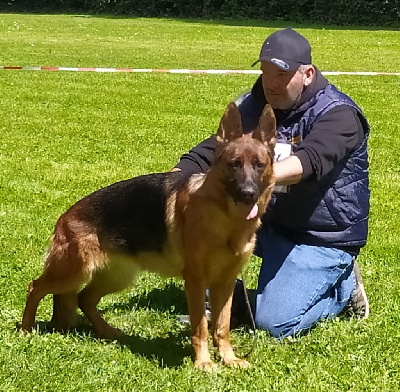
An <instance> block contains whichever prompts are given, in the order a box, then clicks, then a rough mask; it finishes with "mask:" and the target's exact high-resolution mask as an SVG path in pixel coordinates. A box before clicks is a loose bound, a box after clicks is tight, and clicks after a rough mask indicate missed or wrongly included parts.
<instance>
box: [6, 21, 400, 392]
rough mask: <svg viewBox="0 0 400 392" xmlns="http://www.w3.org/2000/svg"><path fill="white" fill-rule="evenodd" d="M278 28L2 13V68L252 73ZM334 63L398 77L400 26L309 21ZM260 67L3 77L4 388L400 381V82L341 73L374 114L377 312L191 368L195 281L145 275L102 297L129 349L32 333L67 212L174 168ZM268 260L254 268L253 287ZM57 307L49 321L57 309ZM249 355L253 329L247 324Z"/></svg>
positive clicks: (372, 257)
mask: <svg viewBox="0 0 400 392" xmlns="http://www.w3.org/2000/svg"><path fill="white" fill-rule="evenodd" d="M281 26H282V25H280V24H263V25H261V26H258V25H257V24H256V23H253V22H249V23H247V22H243V21H241V22H237V23H227V24H224V23H222V22H218V21H214V22H213V23H210V22H207V23H201V22H195V21H190V20H183V21H176V20H158V19H108V18H103V17H99V18H95V17H82V16H80V17H77V16H75V15H73V16H54V15H53V16H49V15H45V16H41V15H17V14H2V15H0V53H1V54H2V55H1V56H2V60H1V63H0V65H54V66H82V67H92V66H103V67H116V66H117V67H139V68H156V67H159V68H162V67H165V68H198V69H207V68H217V69H226V68H234V69H235V68H236V69H246V68H247V67H248V65H249V63H251V60H252V59H253V58H255V57H256V56H257V54H258V52H259V48H260V45H261V44H262V42H263V40H264V38H265V36H266V35H268V34H269V33H270V32H272V31H273V30H274V29H275V28H277V27H281ZM298 30H299V31H300V32H302V33H303V34H305V35H306V36H307V37H308V38H309V40H310V42H311V43H312V46H313V50H314V60H315V63H316V64H317V65H320V67H321V69H323V70H328V71H329V70H345V71H357V70H367V71H368V70H369V71H379V70H382V71H388V72H394V71H398V61H397V58H398V56H397V54H398V53H399V40H398V32H396V31H384V30H365V29H364V30H357V29H350V30H341V29H336V28H335V29H332V28H326V27H325V28H313V27H310V26H309V25H299V26H298ZM254 79H255V76H251V75H208V76H206V75H179V74H173V75H171V74H156V73H155V74H122V73H118V74H112V73H74V72H34V71H6V70H0V117H1V122H0V132H1V135H2V143H1V144H0V244H1V246H0V302H1V307H0V340H1V345H0V376H1V377H0V391H7V392H13V391H30V390H40V391H57V390H60V391H83V392H86V391H112V392H115V391H141V392H142V391H171V390H176V391H222V392H225V391H240V392H242V391H257V392H258V391H293V392H294V391H296V392H309V391H321V392H325V391H354V392H355V391H368V392H369V391H376V392H397V391H398V390H399V389H400V373H399V360H400V356H399V349H398V348H399V343H400V334H399V328H398V326H399V324H400V295H399V287H400V269H399V259H400V220H399V216H398V211H399V208H400V205H399V203H400V199H399V194H400V155H399V154H398V151H399V150H400V139H399V137H398V135H399V133H400V126H399V124H400V110H399V104H398V99H397V97H398V96H399V93H400V83H399V78H398V77H393V76H375V77H367V76H335V77H331V78H330V79H331V81H332V82H334V83H335V84H336V85H338V86H339V87H340V88H341V89H342V90H343V91H345V92H346V93H348V94H350V95H351V96H352V97H353V98H354V99H355V101H356V102H357V103H358V104H359V105H360V106H361V107H362V108H363V110H364V111H365V113H366V115H367V117H368V119H369V121H370V123H371V136H370V143H369V147H370V148H369V156H370V163H371V166H370V174H371V190H372V200H371V202H372V208H371V219H370V235H369V240H368V244H367V246H366V247H365V248H364V249H363V250H362V252H361V255H360V258H359V262H360V265H361V267H362V269H363V277H364V281H365V285H366V290H367V293H368V295H369V298H370V302H371V316H370V318H369V319H368V320H365V321H362V322H357V321H356V320H347V319H341V318H339V319H336V320H334V321H332V322H326V323H321V324H320V325H319V326H318V327H316V328H315V329H314V330H313V331H311V332H310V333H309V334H307V335H305V336H302V337H297V338H295V339H292V340H286V341H284V342H281V343H278V342H276V341H275V340H274V339H273V338H271V337H270V336H268V335H267V334H266V333H264V332H260V331H259V332H258V333H257V336H258V343H257V345H256V348H255V350H254V352H253V353H252V354H251V356H250V358H249V361H250V362H251V363H252V365H253V366H252V368H251V369H249V370H248V371H240V370H234V369H226V368H224V367H223V366H222V365H221V366H220V367H219V370H218V371H217V372H216V373H215V374H203V373H201V372H199V371H196V370H195V369H193V365H192V362H191V347H190V338H189V330H188V328H186V327H183V326H181V325H180V324H179V323H178V321H177V316H178V315H181V314H184V313H185V312H186V304H185V299H184V295H183V290H182V283H181V282H180V281H178V280H171V279H170V280H164V279H161V278H159V277H158V276H156V275H152V274H142V275H141V276H140V278H139V280H138V282H137V284H136V285H135V286H134V287H133V288H132V289H129V290H126V291H124V292H122V293H119V294H115V295H110V296H108V297H106V298H104V299H103V300H102V302H101V303H100V309H101V310H102V312H103V314H104V317H105V318H106V319H107V320H109V321H110V323H111V324H113V325H115V326H118V327H120V328H122V329H123V330H124V331H125V333H126V334H127V335H128V337H127V339H126V340H125V342H124V343H123V344H118V343H116V342H108V341H102V340H99V339H96V337H95V336H93V334H92V331H91V329H90V326H89V325H88V324H87V323H86V322H85V321H84V320H83V318H82V319H81V320H80V326H79V328H78V329H77V330H76V331H73V332H71V333H69V334H65V335H63V334H59V333H45V332H35V333H33V334H32V335H30V336H20V335H19V333H18V330H17V329H16V324H17V323H18V322H19V321H20V320H21V316H22V312H23V308H24V305H25V293H26V289H27V286H28V283H29V281H30V280H31V279H34V278H36V277H38V275H39V274H40V272H41V271H42V263H43V255H44V253H45V249H46V246H47V244H48V243H49V238H50V237H51V234H52V229H53V227H54V223H55V221H56V219H57V218H58V216H59V215H60V214H61V213H62V212H63V211H65V209H66V208H68V207H69V206H70V205H71V204H73V203H74V202H75V201H76V200H77V199H79V198H81V197H82V196H84V195H86V194H88V193H89V192H92V191H93V190H96V189H98V188H99V187H102V186H105V185H107V184H110V183H112V182H114V181H118V180H121V179H125V178H129V177H131V176H134V175H139V174H142V173H148V172H153V171H163V170H168V169H169V168H170V167H172V166H173V165H174V164H175V162H177V160H178V159H179V156H180V155H181V154H182V153H184V152H186V151H187V150H188V149H189V148H191V147H192V146H193V145H195V144H196V143H198V142H199V141H201V140H202V139H204V138H205V137H207V136H208V135H209V134H210V133H211V132H213V131H214V130H215V129H216V127H217V124H218V122H219V119H220V116H221V114H222V112H223V110H224V108H225V106H226V104H227V103H228V102H229V101H230V100H232V99H233V98H234V97H236V96H237V95H238V94H240V93H241V92H243V91H244V90H245V89H246V88H249V87H250V86H251V85H252V83H253V82H254ZM259 263H260V260H259V259H257V258H255V257H253V258H252V259H251V261H250V262H249V263H248V264H247V266H246V270H245V276H246V281H247V283H248V285H249V286H250V287H254V285H255V284H256V278H257V273H258V268H259ZM51 311H52V301H51V298H46V299H45V300H44V301H43V302H42V303H41V304H40V306H39V311H38V317H37V320H38V321H39V322H41V323H43V322H44V321H48V320H49V319H50V317H51ZM233 343H234V346H235V348H236V351H237V353H238V354H239V355H243V354H244V353H246V352H247V351H248V350H249V349H250V348H251V345H252V334H251V333H250V332H249V331H247V330H241V329H239V330H235V331H234V332H233Z"/></svg>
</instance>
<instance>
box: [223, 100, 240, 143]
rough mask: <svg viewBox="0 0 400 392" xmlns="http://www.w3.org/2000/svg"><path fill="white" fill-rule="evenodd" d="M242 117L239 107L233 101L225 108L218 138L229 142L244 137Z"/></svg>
mask: <svg viewBox="0 0 400 392" xmlns="http://www.w3.org/2000/svg"><path fill="white" fill-rule="evenodd" d="M242 135H243V128H242V118H241V116H240V112H239V108H238V107H237V106H236V104H235V103H234V102H231V103H230V104H229V105H228V107H227V108H226V110H225V113H224V115H223V116H222V118H221V122H220V123H219V128H218V131H217V140H218V141H220V142H227V141H231V140H234V139H237V138H240V137H242Z"/></svg>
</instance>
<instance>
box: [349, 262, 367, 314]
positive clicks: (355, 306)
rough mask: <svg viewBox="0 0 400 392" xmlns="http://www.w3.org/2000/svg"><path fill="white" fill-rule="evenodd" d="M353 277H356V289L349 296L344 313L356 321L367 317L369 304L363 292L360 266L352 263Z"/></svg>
mask: <svg viewBox="0 0 400 392" xmlns="http://www.w3.org/2000/svg"><path fill="white" fill-rule="evenodd" d="M353 268H354V275H355V277H356V287H355V289H354V291H353V293H352V294H351V297H350V300H349V303H348V304H347V306H346V308H345V311H346V313H348V314H351V315H354V316H356V317H357V318H358V319H360V320H361V319H366V318H368V316H369V303H368V298H367V294H366V292H365V288H364V283H363V280H362V277H361V270H360V266H359V265H358V263H357V261H354V267H353Z"/></svg>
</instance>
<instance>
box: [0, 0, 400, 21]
mask: <svg viewBox="0 0 400 392" xmlns="http://www.w3.org/2000/svg"><path fill="white" fill-rule="evenodd" d="M0 10H2V11H9V12H13V11H14V12H20V11H27V12H31V11H33V12H70V11H79V12H86V13H101V14H113V15H132V16H155V17H160V16H162V17H189V18H236V19H238V18H244V19H258V20H269V21H272V20H290V21H292V22H305V23H318V24H332V25H355V26H388V27H390V26H399V25H400V0H331V1H326V0H297V1H293V0H58V1H57V0H5V1H4V0H0Z"/></svg>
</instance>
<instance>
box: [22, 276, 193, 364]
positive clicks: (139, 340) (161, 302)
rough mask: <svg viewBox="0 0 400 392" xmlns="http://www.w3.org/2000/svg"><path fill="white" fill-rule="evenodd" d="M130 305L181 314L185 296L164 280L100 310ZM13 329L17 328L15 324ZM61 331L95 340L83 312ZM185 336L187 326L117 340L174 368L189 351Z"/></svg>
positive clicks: (40, 325)
mask: <svg viewBox="0 0 400 392" xmlns="http://www.w3.org/2000/svg"><path fill="white" fill-rule="evenodd" d="M133 307H135V308H136V309H138V308H146V309H154V310H157V311H160V312H162V311H170V312H171V313H172V314H174V313H176V314H177V315H178V314H185V313H186V299H185V294H184V292H183V290H182V288H180V287H178V285H176V284H175V283H168V284H167V285H166V286H165V287H164V288H163V289H154V290H152V291H150V292H148V293H147V294H145V295H135V296H133V297H132V298H131V299H130V300H129V302H128V303H123V302H119V303H114V304H110V305H109V306H107V307H103V308H102V310H101V312H107V311H111V310H114V311H115V310H116V309H120V310H121V311H123V310H127V311H129V310H130V309H132V308H133ZM171 307H172V308H171ZM171 309H173V310H172V311H171ZM17 329H19V325H18V324H17ZM35 329H36V331H37V333H38V334H41V335H44V334H48V333H54V332H56V331H55V330H54V329H52V328H50V327H49V325H48V323H47V322H44V321H40V322H37V323H36V326H35ZM64 332H65V333H68V334H70V335H72V336H77V337H83V338H84V339H86V338H92V337H93V338H95V339H98V337H97V336H96V333H95V331H94V329H93V327H92V325H91V324H90V323H89V321H88V320H87V319H86V317H84V316H83V315H80V316H78V320H77V326H76V327H75V328H73V329H71V330H68V331H64ZM189 336H190V331H189V328H182V329H180V330H178V331H176V329H175V330H174V331H172V332H170V333H167V334H166V335H165V334H164V336H162V337H156V338H146V337H143V336H141V335H140V336H139V335H128V334H123V335H122V336H121V337H120V338H119V339H118V343H119V344H120V346H121V347H123V348H128V349H129V350H130V351H131V352H132V354H134V355H140V356H143V357H145V358H147V359H149V360H151V361H154V360H156V361H157V362H158V364H159V365H160V366H161V367H178V366H181V365H182V363H183V360H184V358H185V357H188V356H191V354H192V348H191V345H190V344H188V341H190V339H189ZM105 340H107V339H105Z"/></svg>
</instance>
